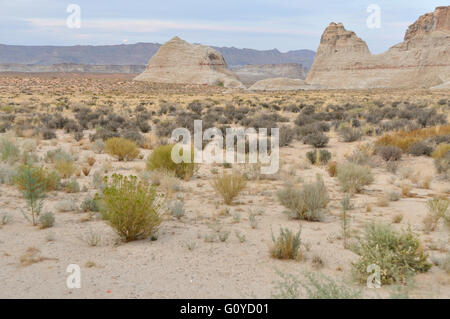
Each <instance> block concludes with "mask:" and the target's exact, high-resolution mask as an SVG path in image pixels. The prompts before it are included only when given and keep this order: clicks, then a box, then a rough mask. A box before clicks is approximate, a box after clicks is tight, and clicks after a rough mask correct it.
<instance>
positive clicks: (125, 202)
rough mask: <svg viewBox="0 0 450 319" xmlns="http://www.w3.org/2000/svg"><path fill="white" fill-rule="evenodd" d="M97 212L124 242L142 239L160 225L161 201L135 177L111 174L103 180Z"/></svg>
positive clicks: (152, 187)
mask: <svg viewBox="0 0 450 319" xmlns="http://www.w3.org/2000/svg"><path fill="white" fill-rule="evenodd" d="M105 184H106V187H105V189H104V190H103V198H102V200H101V204H100V209H101V213H102V215H103V218H105V219H106V220H107V221H109V223H110V225H111V226H112V227H113V228H114V229H115V230H116V232H117V233H118V234H119V235H120V236H121V237H122V238H123V239H124V240H125V241H132V240H137V239H145V238H148V237H149V236H151V235H153V234H154V233H155V232H156V231H157V230H158V226H159V225H160V224H161V216H160V213H159V210H160V206H161V201H160V199H161V197H160V196H158V194H157V193H156V187H154V186H149V185H148V184H147V183H142V182H140V181H138V180H137V177H136V176H130V177H126V176H122V175H117V174H114V175H113V176H112V179H111V180H110V181H109V180H108V178H105Z"/></svg>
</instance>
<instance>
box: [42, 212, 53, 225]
mask: <svg viewBox="0 0 450 319" xmlns="http://www.w3.org/2000/svg"><path fill="white" fill-rule="evenodd" d="M39 224H40V225H41V228H50V227H53V225H54V224H55V215H54V214H53V213H51V212H47V213H44V214H42V215H41V216H40V217H39Z"/></svg>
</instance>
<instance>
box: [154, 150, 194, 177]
mask: <svg viewBox="0 0 450 319" xmlns="http://www.w3.org/2000/svg"><path fill="white" fill-rule="evenodd" d="M174 146H175V145H163V146H159V147H157V148H155V149H154V150H153V152H152V153H151V154H150V155H149V156H148V158H147V169H148V170H152V171H153V170H163V171H170V172H174V173H175V175H176V176H177V177H179V178H183V179H185V180H188V179H190V178H191V177H192V175H194V172H195V169H196V165H195V164H194V152H193V150H191V163H184V162H181V163H175V162H174V161H173V160H172V149H173V147H174Z"/></svg>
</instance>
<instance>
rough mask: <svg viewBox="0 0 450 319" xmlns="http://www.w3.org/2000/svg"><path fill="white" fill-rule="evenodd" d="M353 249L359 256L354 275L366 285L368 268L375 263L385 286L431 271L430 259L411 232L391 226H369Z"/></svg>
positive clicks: (354, 267) (370, 224) (377, 224)
mask: <svg viewBox="0 0 450 319" xmlns="http://www.w3.org/2000/svg"><path fill="white" fill-rule="evenodd" d="M354 249H355V252H356V253H357V254H358V255H359V256H360V257H359V260H358V261H357V262H355V263H353V264H352V266H353V270H354V274H355V275H356V277H357V278H358V279H359V280H360V281H361V282H364V283H365V282H366V280H367V267H368V266H369V265H372V264H375V265H378V266H379V267H380V275H381V283H382V284H393V283H404V282H405V281H406V279H407V277H408V276H409V275H411V274H414V273H415V272H426V271H428V270H429V269H430V268H431V264H429V263H428V262H427V257H428V256H427V255H426V254H425V253H424V252H423V249H422V248H421V246H420V243H419V240H418V238H417V236H416V234H414V233H413V232H412V231H411V229H408V230H407V231H403V232H401V233H399V232H397V231H396V230H395V229H394V228H393V227H392V226H391V225H388V224H381V223H375V222H372V223H369V224H367V225H366V227H365V232H364V236H363V237H362V238H360V240H359V244H358V245H357V246H355V247H354Z"/></svg>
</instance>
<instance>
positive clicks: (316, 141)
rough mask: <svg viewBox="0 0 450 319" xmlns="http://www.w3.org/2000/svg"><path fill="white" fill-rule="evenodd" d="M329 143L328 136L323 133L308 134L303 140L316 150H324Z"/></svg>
mask: <svg viewBox="0 0 450 319" xmlns="http://www.w3.org/2000/svg"><path fill="white" fill-rule="evenodd" d="M328 141H329V138H328V136H326V135H325V134H323V133H321V132H317V133H312V134H308V135H306V136H305V137H304V138H303V142H304V143H305V144H308V145H312V146H314V147H315V148H323V147H325V146H327V144H328Z"/></svg>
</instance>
